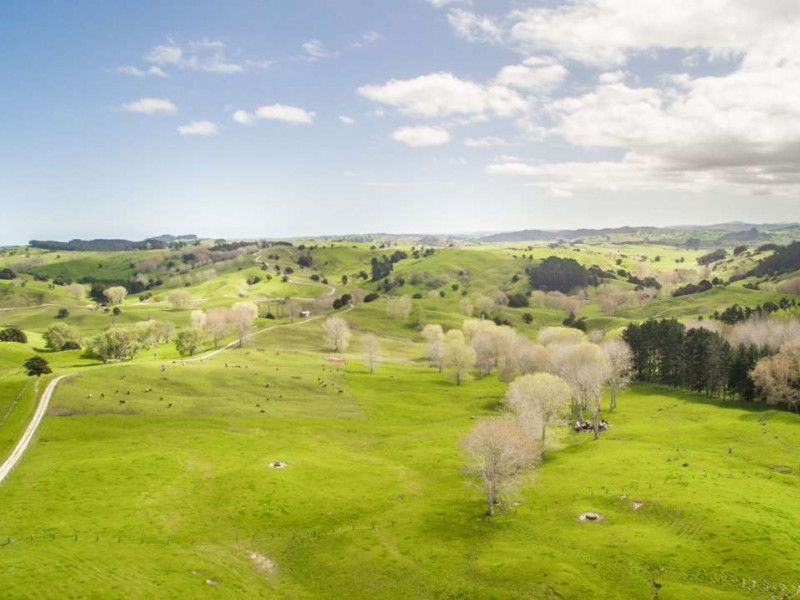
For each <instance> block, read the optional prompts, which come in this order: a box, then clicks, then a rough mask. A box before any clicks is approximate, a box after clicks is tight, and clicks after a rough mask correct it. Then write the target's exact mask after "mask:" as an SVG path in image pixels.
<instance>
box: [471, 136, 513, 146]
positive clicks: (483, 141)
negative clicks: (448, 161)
mask: <svg viewBox="0 0 800 600" xmlns="http://www.w3.org/2000/svg"><path fill="white" fill-rule="evenodd" d="M464 145H465V146H468V147H470V148H490V147H493V146H508V145H510V142H509V141H508V140H506V139H504V138H501V137H497V136H493V135H488V136H485V137H472V138H467V139H466V140H465V141H464Z"/></svg>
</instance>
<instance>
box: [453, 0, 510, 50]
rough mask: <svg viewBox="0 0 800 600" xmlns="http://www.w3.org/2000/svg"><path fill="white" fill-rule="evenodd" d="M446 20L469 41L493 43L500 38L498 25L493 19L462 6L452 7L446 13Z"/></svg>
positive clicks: (460, 35) (457, 32)
mask: <svg viewBox="0 0 800 600" xmlns="http://www.w3.org/2000/svg"><path fill="white" fill-rule="evenodd" d="M447 20H448V21H449V22H450V25H451V26H452V28H453V29H454V30H455V32H456V34H457V35H458V36H459V37H462V38H464V39H465V40H469V41H470V42H490V43H493V42H499V41H500V39H501V38H502V31H501V29H500V26H499V25H498V24H497V23H495V21H494V20H493V19H491V18H490V17H486V16H481V15H477V14H475V13H474V12H472V11H469V10H464V9H463V8H454V9H452V10H451V11H450V12H448V13H447Z"/></svg>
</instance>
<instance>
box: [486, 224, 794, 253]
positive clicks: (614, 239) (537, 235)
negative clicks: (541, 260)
mask: <svg viewBox="0 0 800 600" xmlns="http://www.w3.org/2000/svg"><path fill="white" fill-rule="evenodd" d="M795 240H800V225H798V224H797V223H779V224H761V225H758V226H756V225H754V224H752V223H719V224H715V225H686V226H677V227H650V226H646V227H630V226H626V227H612V228H599V229H589V228H582V229H561V230H544V229H523V230H520V231H509V232H504V233H495V234H491V235H486V236H483V237H480V238H478V240H477V241H479V242H484V243H515V242H555V241H564V242H575V241H583V242H587V243H601V242H604V243H609V242H610V243H618V244H638V243H658V244H667V245H675V246H686V245H690V246H692V247H698V246H704V247H712V246H717V245H733V244H738V243H741V242H748V241H758V242H774V243H778V244H787V243H790V242H792V241H795Z"/></svg>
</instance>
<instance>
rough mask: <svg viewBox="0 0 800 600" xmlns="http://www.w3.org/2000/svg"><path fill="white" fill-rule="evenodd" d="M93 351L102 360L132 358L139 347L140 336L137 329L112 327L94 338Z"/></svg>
mask: <svg viewBox="0 0 800 600" xmlns="http://www.w3.org/2000/svg"><path fill="white" fill-rule="evenodd" d="M90 347H91V349H92V351H93V352H94V353H95V354H96V355H97V356H98V357H99V358H100V360H102V361H103V362H108V361H109V360H130V359H131V358H133V355H134V354H136V351H137V350H138V349H139V336H138V335H137V333H136V332H135V331H131V330H128V329H122V328H119V327H111V328H109V329H106V330H105V331H103V332H102V333H100V334H98V335H96V336H95V337H94V338H92V340H91V342H90Z"/></svg>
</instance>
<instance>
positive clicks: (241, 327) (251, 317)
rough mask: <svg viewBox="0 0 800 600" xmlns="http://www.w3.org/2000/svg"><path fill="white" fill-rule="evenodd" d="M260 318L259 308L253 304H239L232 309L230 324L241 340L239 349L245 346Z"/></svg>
mask: <svg viewBox="0 0 800 600" xmlns="http://www.w3.org/2000/svg"><path fill="white" fill-rule="evenodd" d="M257 316H258V306H257V305H255V304H254V303H252V302H237V303H236V304H234V305H233V306H231V309H230V322H231V324H232V325H233V328H234V330H235V331H236V337H238V338H239V347H242V346H244V343H245V341H246V340H247V338H248V337H249V336H250V333H251V332H252V331H253V323H254V322H255V320H256V317H257Z"/></svg>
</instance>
